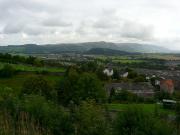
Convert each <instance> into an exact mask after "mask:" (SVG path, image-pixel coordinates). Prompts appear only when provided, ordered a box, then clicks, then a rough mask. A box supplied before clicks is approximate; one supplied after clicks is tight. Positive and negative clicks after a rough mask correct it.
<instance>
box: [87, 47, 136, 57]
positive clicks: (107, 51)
mask: <svg viewBox="0 0 180 135" xmlns="http://www.w3.org/2000/svg"><path fill="white" fill-rule="evenodd" d="M85 54H94V55H110V56H113V55H132V54H138V53H130V52H125V51H120V50H113V49H108V48H92V49H90V50H89V51H87V52H85Z"/></svg>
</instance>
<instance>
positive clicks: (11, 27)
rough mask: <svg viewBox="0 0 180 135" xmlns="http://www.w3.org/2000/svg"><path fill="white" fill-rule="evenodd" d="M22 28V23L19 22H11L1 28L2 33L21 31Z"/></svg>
mask: <svg viewBox="0 0 180 135" xmlns="http://www.w3.org/2000/svg"><path fill="white" fill-rule="evenodd" d="M23 28H24V25H23V24H21V23H15V22H14V23H12V24H10V23H9V24H7V25H5V27H4V28H3V30H2V33H4V34H17V33H20V32H22V30H23Z"/></svg>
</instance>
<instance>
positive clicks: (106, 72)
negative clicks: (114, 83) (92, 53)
mask: <svg viewBox="0 0 180 135" xmlns="http://www.w3.org/2000/svg"><path fill="white" fill-rule="evenodd" d="M103 73H104V74H106V75H107V76H112V75H113V74H114V71H113V69H111V68H105V69H104V71H103Z"/></svg>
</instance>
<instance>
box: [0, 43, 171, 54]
mask: <svg viewBox="0 0 180 135" xmlns="http://www.w3.org/2000/svg"><path fill="white" fill-rule="evenodd" d="M93 48H105V49H111V50H119V51H125V52H138V53H168V52H171V51H170V50H168V49H166V48H163V47H159V46H155V45H148V44H137V43H111V42H103V41H101V42H85V43H66V44H46V45H36V44H25V45H9V46H0V52H2V53H25V54H37V53H38V54H40V53H41V54H48V53H64V52H76V53H84V52H87V51H89V50H91V49H93Z"/></svg>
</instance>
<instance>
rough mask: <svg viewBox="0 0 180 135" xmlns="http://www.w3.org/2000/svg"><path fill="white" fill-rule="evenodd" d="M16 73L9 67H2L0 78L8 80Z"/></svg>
mask: <svg viewBox="0 0 180 135" xmlns="http://www.w3.org/2000/svg"><path fill="white" fill-rule="evenodd" d="M15 73H16V70H15V69H14V68H13V67H12V66H11V65H8V64H7V65H4V67H3V68H2V69H1V70H0V77H3V78H8V77H12V76H13V75H14V74H15Z"/></svg>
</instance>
